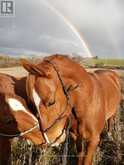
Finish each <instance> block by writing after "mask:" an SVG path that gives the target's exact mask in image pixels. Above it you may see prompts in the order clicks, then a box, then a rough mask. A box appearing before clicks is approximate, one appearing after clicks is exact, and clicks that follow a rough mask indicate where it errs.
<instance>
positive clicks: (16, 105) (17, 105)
mask: <svg viewBox="0 0 124 165" xmlns="http://www.w3.org/2000/svg"><path fill="white" fill-rule="evenodd" d="M7 101H8V104H9V106H10V107H11V109H12V110H13V111H16V112H17V111H23V112H25V113H26V114H28V115H29V116H31V117H32V118H33V119H34V120H35V121H37V119H36V118H35V116H33V115H32V114H31V113H29V112H28V111H27V110H26V108H25V107H24V105H23V104H22V103H21V102H20V101H19V100H17V99H15V98H8V99H7Z"/></svg>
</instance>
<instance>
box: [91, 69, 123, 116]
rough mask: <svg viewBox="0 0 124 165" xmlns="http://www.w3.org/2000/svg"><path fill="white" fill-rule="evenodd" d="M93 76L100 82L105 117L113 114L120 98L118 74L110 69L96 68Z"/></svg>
mask: <svg viewBox="0 0 124 165" xmlns="http://www.w3.org/2000/svg"><path fill="white" fill-rule="evenodd" d="M94 76H95V77H96V78H97V80H98V81H99V82H100V84H101V88H102V91H103V95H104V100H105V111H106V119H108V118H109V117H111V116H112V115H114V114H115V112H116V110H117V108H118V106H119V103H120V99H121V86H120V80H119V76H118V74H117V73H116V72H114V71H110V70H97V71H95V72H94Z"/></svg>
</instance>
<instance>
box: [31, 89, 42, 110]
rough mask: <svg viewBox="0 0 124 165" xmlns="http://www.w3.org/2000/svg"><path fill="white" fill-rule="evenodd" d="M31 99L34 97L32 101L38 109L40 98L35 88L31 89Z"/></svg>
mask: <svg viewBox="0 0 124 165" xmlns="http://www.w3.org/2000/svg"><path fill="white" fill-rule="evenodd" d="M33 99H34V103H35V105H36V107H37V110H39V106H40V102H41V98H40V97H39V95H38V93H37V92H36V90H35V89H33Z"/></svg>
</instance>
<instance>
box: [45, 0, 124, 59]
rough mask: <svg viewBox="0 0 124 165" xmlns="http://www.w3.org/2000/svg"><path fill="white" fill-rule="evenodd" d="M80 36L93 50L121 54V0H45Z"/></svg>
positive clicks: (123, 23)
mask: <svg viewBox="0 0 124 165" xmlns="http://www.w3.org/2000/svg"><path fill="white" fill-rule="evenodd" d="M48 1H49V3H51V4H52V5H53V6H54V7H55V8H57V9H58V10H59V11H60V12H61V13H62V14H64V15H65V17H67V18H68V19H69V20H70V21H71V22H72V23H73V24H74V25H75V26H76V27H77V29H78V30H79V31H80V33H81V34H82V35H83V36H84V38H85V39H86V41H87V43H88V44H89V47H90V49H91V50H92V52H93V54H97V55H102V56H105V54H103V52H105V53H106V56H108V55H111V56H115V54H116V55H117V56H118V57H119V56H120V57H121V56H123V52H124V48H122V46H121V45H122V43H121V41H122V39H123V38H124V32H123V30H122V29H123V28H122V27H124V3H123V2H122V1H121V0H92V1H91V0H76V1H74V0H68V1H64V0H59V1H58V0H48Z"/></svg>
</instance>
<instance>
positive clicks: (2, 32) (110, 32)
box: [0, 0, 124, 58]
mask: <svg viewBox="0 0 124 165" xmlns="http://www.w3.org/2000/svg"><path fill="white" fill-rule="evenodd" d="M47 2H48V3H47ZM58 11H59V12H60V13H61V15H63V16H64V18H63V17H62V16H61V15H60V14H59V13H58ZM67 20H69V22H70V23H71V24H72V25H74V27H75V28H76V29H77V30H78V32H79V33H80V36H81V37H80V36H79V35H78V33H77V32H76V31H75V28H74V27H73V26H70V24H69V23H68V21H67ZM123 29H124V1H123V0H92V1H91V0H68V1H65V0H47V1H46V0H26V1H25V0H21V1H19V0H16V1H15V16H13V17H6V16H4V17H1V16H0V53H3V54H4V53H5V54H12V55H20V54H27V55H30V54H36V53H37V54H42V53H43V52H44V53H59V52H60V53H73V54H79V55H80V54H83V55H84V56H91V54H92V55H93V56H96V55H97V56H99V57H107V58H108V57H109V58H113V57H114V58H124V53H123V52H124V30H123ZM81 38H82V39H81ZM86 45H87V46H86ZM87 47H88V48H87ZM88 49H89V50H88Z"/></svg>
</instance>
